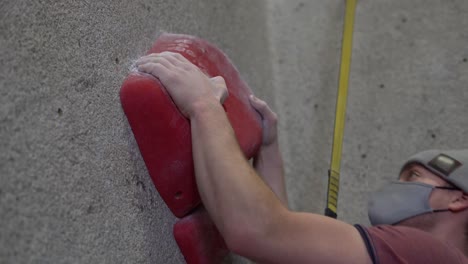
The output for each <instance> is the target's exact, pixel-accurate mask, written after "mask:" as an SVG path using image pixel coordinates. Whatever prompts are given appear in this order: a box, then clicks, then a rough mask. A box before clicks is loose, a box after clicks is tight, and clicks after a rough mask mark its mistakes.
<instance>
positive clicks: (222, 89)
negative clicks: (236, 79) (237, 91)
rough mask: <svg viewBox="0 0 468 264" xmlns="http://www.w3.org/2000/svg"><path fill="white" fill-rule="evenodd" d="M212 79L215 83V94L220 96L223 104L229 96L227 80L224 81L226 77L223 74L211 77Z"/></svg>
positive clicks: (219, 98) (217, 96)
mask: <svg viewBox="0 0 468 264" xmlns="http://www.w3.org/2000/svg"><path fill="white" fill-rule="evenodd" d="M210 81H211V83H212V84H213V93H214V95H215V96H216V98H218V100H219V101H220V102H221V104H223V103H224V101H226V99H227V98H228V96H229V92H228V89H227V86H226V81H224V78H223V77H222V76H216V77H213V78H210Z"/></svg>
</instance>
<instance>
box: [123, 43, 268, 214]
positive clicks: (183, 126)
mask: <svg viewBox="0 0 468 264" xmlns="http://www.w3.org/2000/svg"><path fill="white" fill-rule="evenodd" d="M163 51H172V52H178V53H180V54H182V55H183V56H184V57H186V58H187V59H188V60H190V61H191V62H192V63H193V64H195V65H196V66H198V67H199V68H200V69H201V70H202V71H203V72H204V73H205V74H207V75H208V76H209V77H214V76H223V77H224V79H225V81H226V84H227V87H228V90H229V97H228V98H227V100H226V101H225V102H224V108H225V110H226V112H227V116H228V118H229V121H230V123H231V125H232V127H233V129H234V131H235V134H236V137H237V141H238V142H239V144H240V147H241V149H242V151H243V152H244V154H245V156H246V158H251V157H252V156H253V155H254V154H255V153H256V152H257V151H258V148H259V147H260V144H261V140H262V139H261V136H262V127H261V118H260V116H259V114H258V113H257V112H256V111H255V110H254V109H253V108H252V106H251V105H250V102H249V95H250V94H252V92H251V90H250V88H249V87H248V86H247V84H246V83H245V82H244V81H243V80H242V78H241V77H240V75H239V72H238V71H237V70H236V68H235V67H234V65H233V64H232V63H231V61H230V60H229V59H228V58H227V57H226V55H225V54H224V53H223V52H222V51H220V50H219V49H218V48H216V47H215V46H213V45H212V44H210V43H208V42H206V41H204V40H202V39H199V38H196V37H193V36H188V35H176V34H162V35H161V36H160V37H159V38H158V39H157V40H156V42H155V44H154V45H153V47H152V48H151V49H150V50H149V52H148V54H150V53H160V52H163ZM120 99H121V103H122V107H123V109H124V112H125V114H126V116H127V119H128V121H129V123H130V126H131V128H132V131H133V134H134V136H135V139H136V141H137V143H138V147H139V149H140V152H141V155H142V157H143V159H144V161H145V164H146V167H147V169H148V172H149V174H150V176H151V178H152V180H153V183H154V184H155V186H156V188H157V190H158V192H159V194H160V195H161V197H162V199H163V200H164V201H165V202H166V204H167V206H168V207H169V208H170V210H171V211H172V212H173V213H174V215H176V216H177V217H179V218H180V217H183V216H185V215H187V214H188V213H189V212H190V211H191V210H193V209H194V208H195V207H196V206H197V205H199V204H200V196H199V194H198V191H197V187H196V182H195V176H194V167H193V160H192V141H191V140H192V139H191V134H190V124H189V120H187V119H186V118H185V117H184V116H183V115H182V114H181V113H180V112H179V110H178V109H177V107H176V106H175V104H174V103H173V101H172V100H171V98H170V96H169V95H168V94H167V92H166V90H165V89H164V87H163V86H162V84H161V83H160V82H159V80H157V79H156V78H154V77H152V76H150V75H147V74H141V73H138V72H133V73H131V74H130V75H129V76H128V77H127V78H126V79H125V81H124V83H123V85H122V88H121V90H120Z"/></svg>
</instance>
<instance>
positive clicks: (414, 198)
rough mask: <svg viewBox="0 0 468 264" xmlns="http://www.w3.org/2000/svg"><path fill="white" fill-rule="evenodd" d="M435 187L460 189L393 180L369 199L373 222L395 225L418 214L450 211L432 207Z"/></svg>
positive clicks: (374, 223) (370, 215)
mask: <svg viewBox="0 0 468 264" xmlns="http://www.w3.org/2000/svg"><path fill="white" fill-rule="evenodd" d="M433 189H448V190H458V189H457V188H453V187H435V186H432V185H429V184H425V183H420V182H392V183H391V184H389V185H387V186H386V187H384V188H383V189H382V190H379V191H378V192H375V193H374V194H373V195H372V196H371V198H370V199H369V219H370V222H371V224H372V225H393V224H396V223H398V222H400V221H402V220H405V219H407V218H410V217H413V216H416V215H420V214H424V213H435V212H444V211H448V210H449V209H438V210H434V209H432V208H431V206H430V205H429V196H430V195H431V192H432V190H433Z"/></svg>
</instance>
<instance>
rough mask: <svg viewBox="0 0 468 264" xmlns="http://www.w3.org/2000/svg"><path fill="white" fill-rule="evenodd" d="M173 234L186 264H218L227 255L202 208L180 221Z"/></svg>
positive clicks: (221, 240)
mask: <svg viewBox="0 0 468 264" xmlns="http://www.w3.org/2000/svg"><path fill="white" fill-rule="evenodd" d="M173 232H174V238H175V240H176V242H177V245H178V246H179V249H180V251H181V252H182V255H183V256H184V258H185V261H186V262H187V264H219V263H222V260H223V259H224V258H225V257H226V256H227V254H228V253H229V251H228V249H227V247H226V243H225V242H224V239H223V237H222V236H221V234H220V233H219V232H218V229H216V226H215V225H214V223H213V222H212V221H211V219H210V217H209V215H208V213H207V212H206V210H205V209H204V208H200V209H197V210H196V211H195V212H194V213H193V214H190V215H188V216H186V217H184V218H182V219H180V220H179V221H178V222H177V223H176V224H175V225H174V229H173Z"/></svg>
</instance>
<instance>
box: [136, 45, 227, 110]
mask: <svg viewBox="0 0 468 264" xmlns="http://www.w3.org/2000/svg"><path fill="white" fill-rule="evenodd" d="M136 65H137V67H138V70H140V71H142V72H146V73H149V74H151V75H153V76H154V77H156V78H158V79H159V80H160V81H161V83H162V84H163V85H164V87H165V88H166V90H167V92H168V93H169V95H170V96H171V98H172V99H173V101H174V103H175V104H176V105H177V107H178V108H179V110H180V111H181V113H182V114H183V115H184V116H185V117H187V118H190V117H191V116H192V114H193V113H194V111H195V110H196V109H195V108H196V106H197V105H200V104H198V103H203V104H205V103H215V102H214V101H215V100H216V101H218V102H223V101H224V99H225V98H226V97H227V89H226V83H225V82H224V79H222V77H218V78H215V79H214V81H215V84H213V82H212V81H211V80H210V79H209V78H208V77H207V76H206V75H205V74H204V73H203V72H202V71H201V70H200V69H199V68H198V67H197V66H195V65H194V64H192V63H191V62H190V61H189V60H187V59H186V58H185V57H183V56H182V55H180V54H179V53H173V52H162V53H158V54H151V55H148V56H145V57H142V58H140V59H139V60H138V61H137V63H136Z"/></svg>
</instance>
